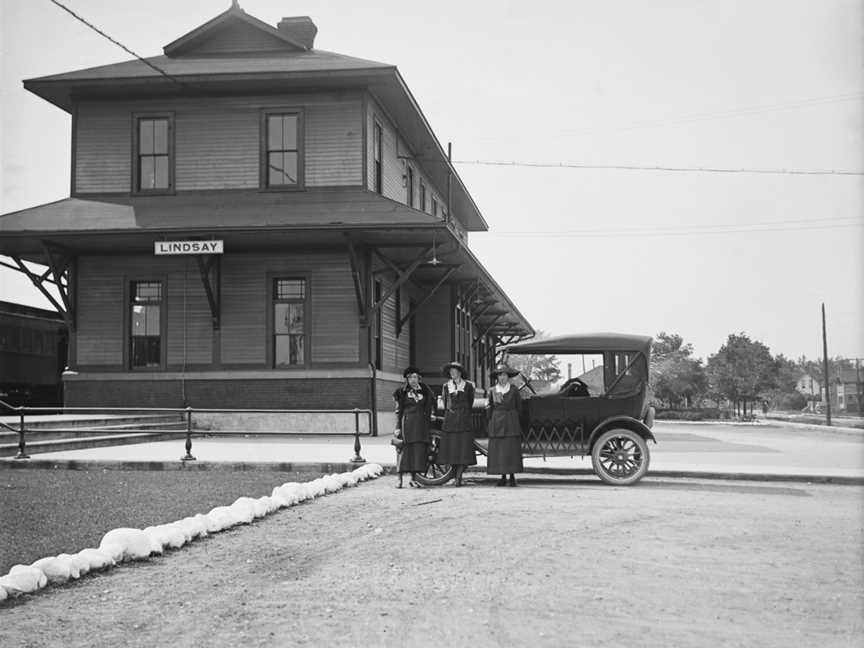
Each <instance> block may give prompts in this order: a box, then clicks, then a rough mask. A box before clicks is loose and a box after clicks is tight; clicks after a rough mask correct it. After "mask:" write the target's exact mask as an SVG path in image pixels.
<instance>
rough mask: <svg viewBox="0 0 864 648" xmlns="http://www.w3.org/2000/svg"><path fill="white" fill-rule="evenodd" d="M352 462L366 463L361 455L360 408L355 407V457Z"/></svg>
mask: <svg viewBox="0 0 864 648" xmlns="http://www.w3.org/2000/svg"><path fill="white" fill-rule="evenodd" d="M351 463H366V460H365V459H364V458H363V457H361V456H360V410H359V409H357V408H356V407H355V408H354V457H353V458H352V459H351Z"/></svg>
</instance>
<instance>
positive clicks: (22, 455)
mask: <svg viewBox="0 0 864 648" xmlns="http://www.w3.org/2000/svg"><path fill="white" fill-rule="evenodd" d="M0 407H4V408H6V409H8V410H11V411H12V412H14V413H15V414H17V415H18V416H19V426H18V429H17V430H15V428H13V427H12V426H10V425H8V424H6V423H4V422H2V421H0V425H2V426H3V427H5V428H7V429H9V430H11V431H13V432H18V435H19V436H18V454H17V455H15V459H29V458H30V456H29V455H28V454H27V453H26V440H25V432H26V425H25V419H24V417H25V415H26V414H27V413H30V414H37V413H40V412H41V413H45V412H53V413H56V412H62V413H66V412H87V413H92V414H100V413H106V414H108V413H120V412H123V413H127V414H128V413H137V412H154V413H157V412H158V413H162V414H182V415H183V416H184V418H185V423H186V444H185V447H186V454H185V455H184V456H183V457H181V458H180V459H181V461H195V457H194V456H192V415H193V414H353V415H354V432H353V436H354V457H352V458H351V460H350V461H351V463H364V462H365V461H366V460H365V459H363V457H361V456H360V450H361V447H360V414H365V415H366V417H367V421H368V429H367V432H365V433H364V434H366V435H370V436H372V430H373V415H374V413H373V412H372V410H371V409H361V408H358V407H355V408H352V409H266V408H265V409H246V408H218V407H201V408H199V407H182V408H181V407H29V406H26V405H11V404H9V403H7V402H6V401H4V400H0ZM108 432H116V430H109V431H108ZM211 434H217V435H218V434H221V432H219V431H211ZM270 434H292V433H286V432H280V433H275V432H274V433H270ZM340 434H345V433H340Z"/></svg>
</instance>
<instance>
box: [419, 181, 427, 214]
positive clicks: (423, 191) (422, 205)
mask: <svg viewBox="0 0 864 648" xmlns="http://www.w3.org/2000/svg"><path fill="white" fill-rule="evenodd" d="M420 211H424V212H425V211H426V184H425V183H424V182H423V181H422V180H421V181H420Z"/></svg>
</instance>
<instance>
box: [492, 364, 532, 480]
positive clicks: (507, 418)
mask: <svg viewBox="0 0 864 648" xmlns="http://www.w3.org/2000/svg"><path fill="white" fill-rule="evenodd" d="M517 374H518V372H517V371H515V370H514V369H511V368H510V367H508V366H507V365H498V366H497V367H495V369H494V370H493V371H492V373H491V378H492V380H494V381H495V386H494V387H492V388H491V389H490V390H489V403H488V407H489V424H488V426H487V431H488V434H489V456H488V457H487V461H486V474H488V475H499V474H500V475H501V479H499V480H498V484H497V485H498V486H507V475H508V474H509V475H510V482H509V485H510V486H515V485H516V473H517V472H522V471H523V470H524V468H523V466H522V426H521V425H520V423H519V411H520V408H521V405H522V397H521V396H520V395H519V389H518V388H517V387H516V386H514V385H512V384H510V378H512V377H513V376H515V375H517Z"/></svg>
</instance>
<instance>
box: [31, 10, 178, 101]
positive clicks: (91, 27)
mask: <svg viewBox="0 0 864 648" xmlns="http://www.w3.org/2000/svg"><path fill="white" fill-rule="evenodd" d="M48 1H49V2H51V3H52V4H54V5H57V6H58V7H60V9H62V10H63V11H65V12H66V13H68V14H69V15H71V16H72V17H73V18H75V19H76V20H78V21H80V22H82V23H84V24H85V25H87V27H89V28H90V29H92V30H93V31H95V32H96V33H97V34H99V35H100V36H102V37H104V38H107V39H108V40H109V41H111V42H112V43H114V44H115V45H116V46H117V47H119V48H120V49H122V50H123V51H124V52H127V53H129V54H131V55H132V56H134V57H135V58H136V59H138V60H139V61H141V62H142V63H143V64H144V65H146V66H147V67H149V68H152V69H153V70H154V71H156V72H158V73H159V74H161V75H162V76H164V77H165V78H166V79H169V80H171V81H173V82H174V83H176V84H177V85H179V86H180V87H182V88H187V87H188V85H187V84H186V83H184V82H183V81H181V80H180V79H178V78H177V77H175V76H173V75H171V74H169V73H168V72H166V71H165V70H163V69H162V68H160V67H159V66H158V65H155V64H154V63H152V62H151V61H148V60H147V59H145V58H144V57H143V56H141V55H140V54H138V53H136V52H134V51H132V50H131V49H129V48H128V47H126V46H125V45H124V44H123V43H121V42H120V41H118V40H115V39H114V38H111V36H109V35H108V34H106V33H105V32H104V31H102V30H101V29H99V28H98V27H97V26H96V25H94V24H93V23H91V22H88V21H87V20H86V19H85V18H83V17H81V16H79V15H78V14H77V13H75V12H74V11H73V10H72V9H70V8H69V7H67V6H66V5H64V4H63V3H62V2H58V0H48Z"/></svg>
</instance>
